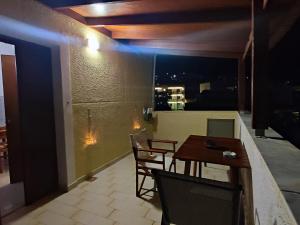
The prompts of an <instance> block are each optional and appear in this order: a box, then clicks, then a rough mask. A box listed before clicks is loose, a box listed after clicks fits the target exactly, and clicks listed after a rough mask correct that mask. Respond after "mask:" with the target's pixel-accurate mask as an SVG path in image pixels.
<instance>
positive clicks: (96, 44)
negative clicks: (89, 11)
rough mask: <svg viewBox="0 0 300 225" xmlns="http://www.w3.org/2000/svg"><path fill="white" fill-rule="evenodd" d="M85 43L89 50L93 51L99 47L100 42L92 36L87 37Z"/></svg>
mask: <svg viewBox="0 0 300 225" xmlns="http://www.w3.org/2000/svg"><path fill="white" fill-rule="evenodd" d="M87 45H88V48H89V49H91V50H93V51H97V50H99V49H100V43H99V41H98V40H97V39H96V38H94V37H89V38H88V39H87Z"/></svg>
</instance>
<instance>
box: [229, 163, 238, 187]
mask: <svg viewBox="0 0 300 225" xmlns="http://www.w3.org/2000/svg"><path fill="white" fill-rule="evenodd" d="M230 182H231V183H232V184H235V185H238V184H239V169H238V168H235V167H230Z"/></svg>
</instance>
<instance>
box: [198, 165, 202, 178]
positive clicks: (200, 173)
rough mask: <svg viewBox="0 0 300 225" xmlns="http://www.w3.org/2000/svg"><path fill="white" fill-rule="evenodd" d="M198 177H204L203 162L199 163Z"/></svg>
mask: <svg viewBox="0 0 300 225" xmlns="http://www.w3.org/2000/svg"><path fill="white" fill-rule="evenodd" d="M198 177H200V178H201V177H202V162H199V174H198Z"/></svg>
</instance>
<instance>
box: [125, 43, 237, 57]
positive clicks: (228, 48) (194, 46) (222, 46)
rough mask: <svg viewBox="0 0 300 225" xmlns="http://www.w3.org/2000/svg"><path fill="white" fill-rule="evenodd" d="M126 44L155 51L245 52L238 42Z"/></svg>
mask: <svg viewBox="0 0 300 225" xmlns="http://www.w3.org/2000/svg"><path fill="white" fill-rule="evenodd" d="M125 43H127V44H129V45H132V46H136V47H145V48H154V49H176V50H187V51H205V52H208V51H218V52H236V53H239V54H241V53H242V51H243V46H242V45H240V44H239V43H237V42H230V41H222V42H214V41H212V42H210V41H206V42H198V43H189V42H174V41H170V40H152V41H145V40H126V41H125Z"/></svg>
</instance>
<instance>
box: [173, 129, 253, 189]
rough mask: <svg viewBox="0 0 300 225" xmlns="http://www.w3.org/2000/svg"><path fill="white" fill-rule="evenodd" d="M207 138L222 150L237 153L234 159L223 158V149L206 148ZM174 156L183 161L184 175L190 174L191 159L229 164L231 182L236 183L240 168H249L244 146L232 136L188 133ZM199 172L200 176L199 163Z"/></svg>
mask: <svg viewBox="0 0 300 225" xmlns="http://www.w3.org/2000/svg"><path fill="white" fill-rule="evenodd" d="M208 140H210V141H213V142H214V143H215V144H216V146H220V147H222V148H224V150H225V149H227V150H228V151H232V152H235V153H237V157H236V158H235V159H228V158H224V157H223V151H221V150H216V149H210V148H208V146H207V141H208ZM174 158H175V159H178V160H182V161H185V169H184V173H185V174H186V175H190V169H191V162H192V161H195V162H200V163H201V162H204V163H214V164H220V165H227V166H230V169H231V170H230V171H231V176H230V177H231V182H232V183H238V173H239V169H240V168H250V163H249V160H248V156H247V152H246V150H245V148H244V147H243V145H242V143H241V141H240V140H238V139H233V138H219V137H208V136H196V135H190V136H189V137H188V138H187V140H186V141H185V142H184V143H183V144H182V145H181V147H180V148H179V149H178V151H177V152H176V153H175V154H174ZM199 173H200V176H201V164H200V166H199Z"/></svg>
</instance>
